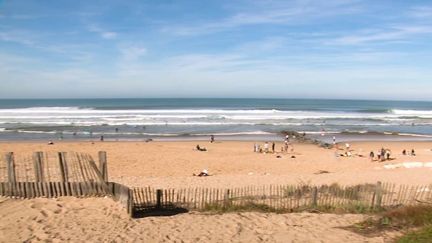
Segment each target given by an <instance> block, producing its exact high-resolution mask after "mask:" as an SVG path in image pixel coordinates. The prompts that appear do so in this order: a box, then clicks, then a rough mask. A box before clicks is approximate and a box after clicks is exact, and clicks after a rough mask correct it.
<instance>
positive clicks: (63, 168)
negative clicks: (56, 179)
mask: <svg viewBox="0 0 432 243" xmlns="http://www.w3.org/2000/svg"><path fill="white" fill-rule="evenodd" d="M58 157H59V167H60V175H61V180H62V182H68V181H69V175H68V168H67V162H66V152H59V153H58Z"/></svg>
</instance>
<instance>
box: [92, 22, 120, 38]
mask: <svg viewBox="0 0 432 243" xmlns="http://www.w3.org/2000/svg"><path fill="white" fill-rule="evenodd" d="M87 29H88V31H90V32H93V33H97V34H99V35H100V37H102V38H104V39H115V38H116V37H117V33H116V32H113V31H106V30H103V29H102V28H100V27H99V26H97V25H94V24H93V25H90V26H88V28H87Z"/></svg>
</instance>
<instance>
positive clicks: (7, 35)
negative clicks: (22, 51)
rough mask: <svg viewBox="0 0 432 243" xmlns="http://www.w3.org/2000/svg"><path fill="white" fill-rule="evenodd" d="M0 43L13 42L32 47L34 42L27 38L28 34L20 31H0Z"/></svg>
mask: <svg viewBox="0 0 432 243" xmlns="http://www.w3.org/2000/svg"><path fill="white" fill-rule="evenodd" d="M0 41H5V42H13V43H17V44H21V45H26V46H33V45H34V41H33V39H32V38H29V34H28V33H24V32H20V31H16V30H14V31H6V30H0Z"/></svg>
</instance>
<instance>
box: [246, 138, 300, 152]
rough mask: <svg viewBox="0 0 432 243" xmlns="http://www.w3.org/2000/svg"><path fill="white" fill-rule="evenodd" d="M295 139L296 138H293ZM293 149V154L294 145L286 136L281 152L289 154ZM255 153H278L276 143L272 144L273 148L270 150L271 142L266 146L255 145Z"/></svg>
mask: <svg viewBox="0 0 432 243" xmlns="http://www.w3.org/2000/svg"><path fill="white" fill-rule="evenodd" d="M293 138H295V137H293ZM290 148H291V152H293V150H294V147H293V146H292V144H291V143H290V142H289V136H288V135H286V136H285V140H284V146H283V147H281V152H282V153H283V152H288V150H289V149H290ZM253 151H254V152H255V153H270V152H271V153H276V143H275V142H272V143H271V148H270V143H269V142H265V143H264V145H262V146H261V145H260V144H258V143H255V144H254V148H253Z"/></svg>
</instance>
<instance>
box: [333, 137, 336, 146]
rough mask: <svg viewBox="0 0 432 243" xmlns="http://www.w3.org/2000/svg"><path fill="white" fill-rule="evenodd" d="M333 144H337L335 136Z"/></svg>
mask: <svg viewBox="0 0 432 243" xmlns="http://www.w3.org/2000/svg"><path fill="white" fill-rule="evenodd" d="M333 145H336V137H335V136H333Z"/></svg>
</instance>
